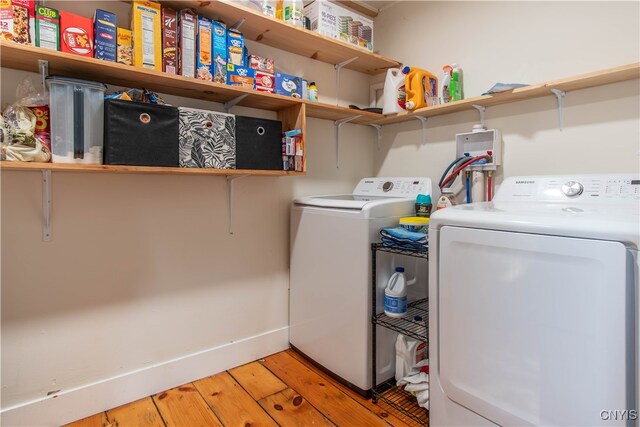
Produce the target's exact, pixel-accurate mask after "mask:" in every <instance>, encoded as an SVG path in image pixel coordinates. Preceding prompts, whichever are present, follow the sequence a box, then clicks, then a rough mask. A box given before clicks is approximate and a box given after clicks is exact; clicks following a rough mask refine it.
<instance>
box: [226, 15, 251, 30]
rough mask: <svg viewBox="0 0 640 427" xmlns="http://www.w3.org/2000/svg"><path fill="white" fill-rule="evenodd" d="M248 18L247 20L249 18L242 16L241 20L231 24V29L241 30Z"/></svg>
mask: <svg viewBox="0 0 640 427" xmlns="http://www.w3.org/2000/svg"><path fill="white" fill-rule="evenodd" d="M246 20H247V18H242V19H241V20H239V21H238V22H236V23H235V24H233V25H232V26H230V27H229V29H230V30H239V29H240V27H242V24H244V23H245V21H246Z"/></svg>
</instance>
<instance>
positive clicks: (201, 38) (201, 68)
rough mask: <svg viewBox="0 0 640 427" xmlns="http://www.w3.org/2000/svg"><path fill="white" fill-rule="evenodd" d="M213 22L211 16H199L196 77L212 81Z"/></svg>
mask: <svg viewBox="0 0 640 427" xmlns="http://www.w3.org/2000/svg"><path fill="white" fill-rule="evenodd" d="M212 31H213V23H212V22H211V20H210V19H209V18H205V17H204V16H198V33H197V36H196V78H198V79H200V80H207V81H209V82H210V81H212V80H213V75H212V74H211V68H212V67H211V64H212V61H211V34H212Z"/></svg>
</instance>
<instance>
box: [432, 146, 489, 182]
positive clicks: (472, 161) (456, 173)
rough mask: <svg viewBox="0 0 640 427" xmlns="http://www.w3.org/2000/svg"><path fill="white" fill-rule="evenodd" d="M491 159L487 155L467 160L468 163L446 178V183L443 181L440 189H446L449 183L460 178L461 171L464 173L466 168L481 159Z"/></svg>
mask: <svg viewBox="0 0 640 427" xmlns="http://www.w3.org/2000/svg"><path fill="white" fill-rule="evenodd" d="M489 157H490V156H489V155H488V154H485V155H482V156H476V157H472V158H471V159H469V160H467V161H466V162H464V163H463V164H461V165H460V166H458V167H457V168H456V169H454V171H453V172H451V173H450V174H449V176H448V177H446V178H445V180H444V181H442V184H440V189H442V188H444V186H445V185H447V184H448V183H449V181H451V180H453V179H455V178H456V176H458V174H459V173H460V171H462V170H463V169H464V168H466V167H467V166H469V165H470V164H472V163H475V162H477V161H478V160H481V159H488V158H489Z"/></svg>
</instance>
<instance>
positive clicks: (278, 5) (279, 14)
mask: <svg viewBox="0 0 640 427" xmlns="http://www.w3.org/2000/svg"><path fill="white" fill-rule="evenodd" d="M282 3H283V1H282V0H276V19H279V20H281V21H282V20H283V19H284V17H283V14H282Z"/></svg>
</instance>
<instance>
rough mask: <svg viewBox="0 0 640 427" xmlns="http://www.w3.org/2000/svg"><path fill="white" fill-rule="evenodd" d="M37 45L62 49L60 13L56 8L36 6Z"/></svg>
mask: <svg viewBox="0 0 640 427" xmlns="http://www.w3.org/2000/svg"><path fill="white" fill-rule="evenodd" d="M36 46H38V47H41V48H43V49H51V50H60V13H59V12H58V11H57V10H56V9H51V8H50V7H46V6H38V7H37V8H36Z"/></svg>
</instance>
